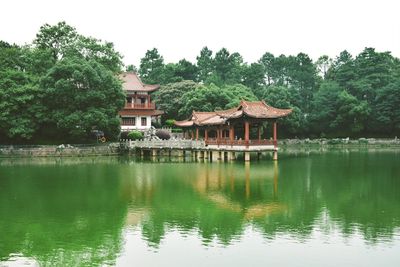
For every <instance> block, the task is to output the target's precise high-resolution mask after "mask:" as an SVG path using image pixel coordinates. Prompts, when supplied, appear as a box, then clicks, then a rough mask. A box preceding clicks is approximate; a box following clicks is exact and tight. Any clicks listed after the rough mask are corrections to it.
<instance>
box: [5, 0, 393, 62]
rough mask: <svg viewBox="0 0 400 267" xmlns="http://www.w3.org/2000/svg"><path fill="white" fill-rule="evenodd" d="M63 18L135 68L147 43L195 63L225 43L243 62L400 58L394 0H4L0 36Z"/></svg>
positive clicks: (25, 33) (25, 34)
mask: <svg viewBox="0 0 400 267" xmlns="http://www.w3.org/2000/svg"><path fill="white" fill-rule="evenodd" d="M62 20H65V21H66V22H67V23H68V24H70V25H72V26H74V27H75V28H76V29H77V30H78V32H79V33H81V34H83V35H90V36H93V37H95V38H98V39H103V40H107V41H110V42H113V43H114V45H115V47H116V49H117V50H118V51H119V52H120V53H121V54H122V55H123V56H124V62H125V64H134V65H136V66H137V67H138V66H139V62H140V58H142V57H143V56H144V54H145V52H146V50H148V49H151V48H153V47H156V48H158V50H159V52H160V54H161V55H163V56H164V59H165V61H166V62H167V63H168V62H177V61H178V60H179V59H182V58H186V59H188V60H190V61H192V62H195V59H196V56H197V55H198V54H199V52H200V49H201V48H202V47H204V46H208V47H209V48H210V49H211V50H213V51H214V53H215V52H216V51H217V50H219V49H220V48H222V47H226V48H227V49H228V50H229V51H230V52H231V53H232V52H239V53H240V54H241V55H242V56H243V57H244V60H245V61H246V62H254V61H256V60H258V59H259V58H260V57H261V56H262V54H263V53H264V52H267V51H268V52H271V53H273V54H274V55H276V56H277V55H279V54H286V55H289V54H297V53H299V52H305V53H307V54H308V55H310V56H311V57H312V58H313V59H314V60H315V59H317V58H318V57H319V56H320V55H323V54H327V55H329V56H331V57H335V56H337V55H338V54H339V53H340V51H342V50H344V49H347V50H348V51H349V52H350V53H352V54H353V55H356V54H358V53H359V52H361V51H362V50H363V49H364V47H367V46H368V47H374V48H376V49H377V50H378V51H391V52H392V54H393V55H394V56H396V57H400V1H399V0H364V1H361V0H360V1H356V0H329V1H327V0H297V1H296V0H275V1H273V0H264V1H262V0H259V1H258V0H241V1H235V0H230V1H229V0H199V1H197V0H192V1H190V0H142V1H135V0H130V1H129V0H113V1H103V0H96V1H89V0H58V1H57V0H35V1H33V0H31V1H29V0H3V1H2V3H1V4H0V39H1V40H4V41H7V42H10V43H17V44H25V43H31V42H32V40H33V39H34V38H35V34H36V33H37V32H38V30H39V27H40V26H41V25H43V24H44V23H49V24H56V23H57V22H59V21H62Z"/></svg>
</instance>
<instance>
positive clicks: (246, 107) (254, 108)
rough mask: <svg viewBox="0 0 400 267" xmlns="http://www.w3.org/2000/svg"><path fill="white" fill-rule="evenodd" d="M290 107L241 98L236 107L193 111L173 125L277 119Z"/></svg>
mask: <svg viewBox="0 0 400 267" xmlns="http://www.w3.org/2000/svg"><path fill="white" fill-rule="evenodd" d="M291 112H292V109H279V108H274V107H272V106H269V105H267V104H266V103H265V102H264V101H244V100H242V101H241V102H240V104H239V106H238V107H235V108H231V109H227V110H217V111H213V112H199V111H193V113H192V116H191V118H190V119H189V120H185V121H176V122H175V125H176V126H179V127H190V126H193V125H197V126H205V125H221V124H225V122H226V121H227V120H229V119H236V118H240V117H243V116H247V117H250V118H255V119H277V118H282V117H285V116H287V115H289V114H290V113H291Z"/></svg>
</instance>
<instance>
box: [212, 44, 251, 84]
mask: <svg viewBox="0 0 400 267" xmlns="http://www.w3.org/2000/svg"><path fill="white" fill-rule="evenodd" d="M242 65H243V58H242V56H241V55H240V54H239V53H233V54H230V53H229V52H228V50H227V49H226V48H222V49H221V50H219V51H218V52H217V53H216V54H215V58H214V66H215V70H214V75H213V76H212V77H211V79H209V80H211V82H214V83H215V84H218V85H223V84H236V83H241V82H242V75H243V74H242V72H243V66H242Z"/></svg>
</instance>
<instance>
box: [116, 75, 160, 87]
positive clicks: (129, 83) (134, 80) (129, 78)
mask: <svg viewBox="0 0 400 267" xmlns="http://www.w3.org/2000/svg"><path fill="white" fill-rule="evenodd" d="M118 77H119V79H120V80H121V81H122V82H123V83H122V89H123V90H124V91H135V92H153V91H155V90H157V89H158V88H160V85H158V84H143V83H142V81H141V80H140V78H139V77H138V76H137V75H136V73H134V72H123V73H121V74H120V75H119V76H118Z"/></svg>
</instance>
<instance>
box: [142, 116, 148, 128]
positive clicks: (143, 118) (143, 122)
mask: <svg viewBox="0 0 400 267" xmlns="http://www.w3.org/2000/svg"><path fill="white" fill-rule="evenodd" d="M142 126H147V118H146V117H142Z"/></svg>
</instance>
